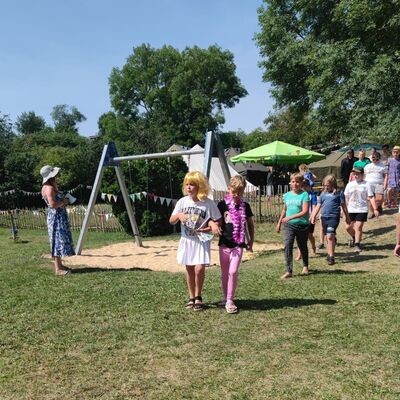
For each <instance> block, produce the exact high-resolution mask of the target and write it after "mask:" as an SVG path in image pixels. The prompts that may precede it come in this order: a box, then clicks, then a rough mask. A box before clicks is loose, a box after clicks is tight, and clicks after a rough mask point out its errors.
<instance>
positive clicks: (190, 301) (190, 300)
mask: <svg viewBox="0 0 400 400" xmlns="http://www.w3.org/2000/svg"><path fill="white" fill-rule="evenodd" d="M193 307H194V298H191V299H189V301H188V302H187V303H186V305H185V308H186V309H188V310H190V309H192V308H193Z"/></svg>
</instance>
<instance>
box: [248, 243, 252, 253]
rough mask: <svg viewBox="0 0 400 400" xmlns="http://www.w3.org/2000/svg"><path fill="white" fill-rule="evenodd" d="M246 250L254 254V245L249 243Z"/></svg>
mask: <svg viewBox="0 0 400 400" xmlns="http://www.w3.org/2000/svg"><path fill="white" fill-rule="evenodd" d="M246 250H247V251H250V253H252V252H253V243H252V242H249V243H247V246H246Z"/></svg>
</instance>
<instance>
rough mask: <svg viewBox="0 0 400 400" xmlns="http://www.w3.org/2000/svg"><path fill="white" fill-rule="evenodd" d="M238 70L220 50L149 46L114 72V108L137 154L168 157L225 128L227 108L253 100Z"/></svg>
mask: <svg viewBox="0 0 400 400" xmlns="http://www.w3.org/2000/svg"><path fill="white" fill-rule="evenodd" d="M235 69H236V67H235V64H234V62H233V54H232V53H231V52H229V51H223V50H221V49H220V48H219V47H218V46H210V47H209V48H208V49H206V50H205V49H200V48H199V47H192V48H186V49H184V50H183V51H182V52H179V51H178V50H177V49H174V48H173V47H171V46H163V47H162V48H160V49H153V48H152V47H150V46H149V45H146V44H143V45H141V46H139V47H135V48H134V49H133V53H132V54H131V55H130V56H129V57H128V59H127V62H126V64H125V65H124V66H123V67H122V69H119V68H114V69H113V70H112V73H111V76H110V78H109V83H110V97H111V104H112V106H113V108H114V110H115V111H116V114H117V116H118V117H122V118H124V119H125V121H126V122H125V124H126V128H127V132H129V135H130V137H131V139H132V141H133V142H134V143H135V145H136V146H137V152H157V151H165V149H166V148H168V147H169V146H170V145H171V144H173V143H179V144H182V145H188V146H192V145H194V144H196V143H199V142H200V143H202V142H203V141H204V134H205V132H206V131H207V130H212V129H217V128H218V126H219V125H220V124H221V123H223V122H224V118H223V108H224V107H228V108H230V107H233V106H234V105H235V104H236V103H237V102H239V100H240V98H242V97H243V96H245V95H246V94H247V92H246V90H245V88H244V87H243V86H242V85H241V83H240V80H239V79H238V78H237V76H236V75H235ZM102 122H104V121H102ZM108 123H110V120H108ZM140 150H144V151H140Z"/></svg>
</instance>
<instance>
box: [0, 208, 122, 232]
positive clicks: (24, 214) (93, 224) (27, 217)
mask: <svg viewBox="0 0 400 400" xmlns="http://www.w3.org/2000/svg"><path fill="white" fill-rule="evenodd" d="M67 212H68V219H69V224H70V227H71V229H72V230H80V229H81V227H82V222H83V218H84V217H85V213H86V208H85V207H84V206H69V207H67ZM11 216H13V218H14V220H15V223H16V226H17V227H18V229H47V222H46V219H47V214H46V209H45V208H38V209H14V210H0V226H1V227H7V228H11ZM89 229H90V230H94V231H98V232H116V231H123V228H122V226H121V224H120V223H119V222H118V220H117V218H116V217H115V216H114V215H113V213H112V210H111V205H109V204H96V206H95V209H94V212H93V214H92V216H91V218H90V220H89Z"/></svg>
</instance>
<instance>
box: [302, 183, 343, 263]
mask: <svg viewBox="0 0 400 400" xmlns="http://www.w3.org/2000/svg"><path fill="white" fill-rule="evenodd" d="M320 210H321V224H322V229H323V232H324V235H325V236H326V242H327V245H326V250H327V253H328V255H327V262H328V265H334V264H335V246H336V228H337V227H338V226H339V223H340V211H341V210H342V211H343V215H344V216H345V218H346V224H350V219H349V214H348V211H347V207H346V201H345V197H344V194H343V192H341V191H338V187H337V181H336V178H335V177H334V176H333V175H327V176H326V177H325V178H324V180H323V192H322V193H321V195H320V197H319V198H318V204H317V206H316V207H315V208H314V211H313V213H312V214H311V218H310V222H311V223H312V224H313V223H315V219H316V217H317V215H318V213H319V211H320Z"/></svg>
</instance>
